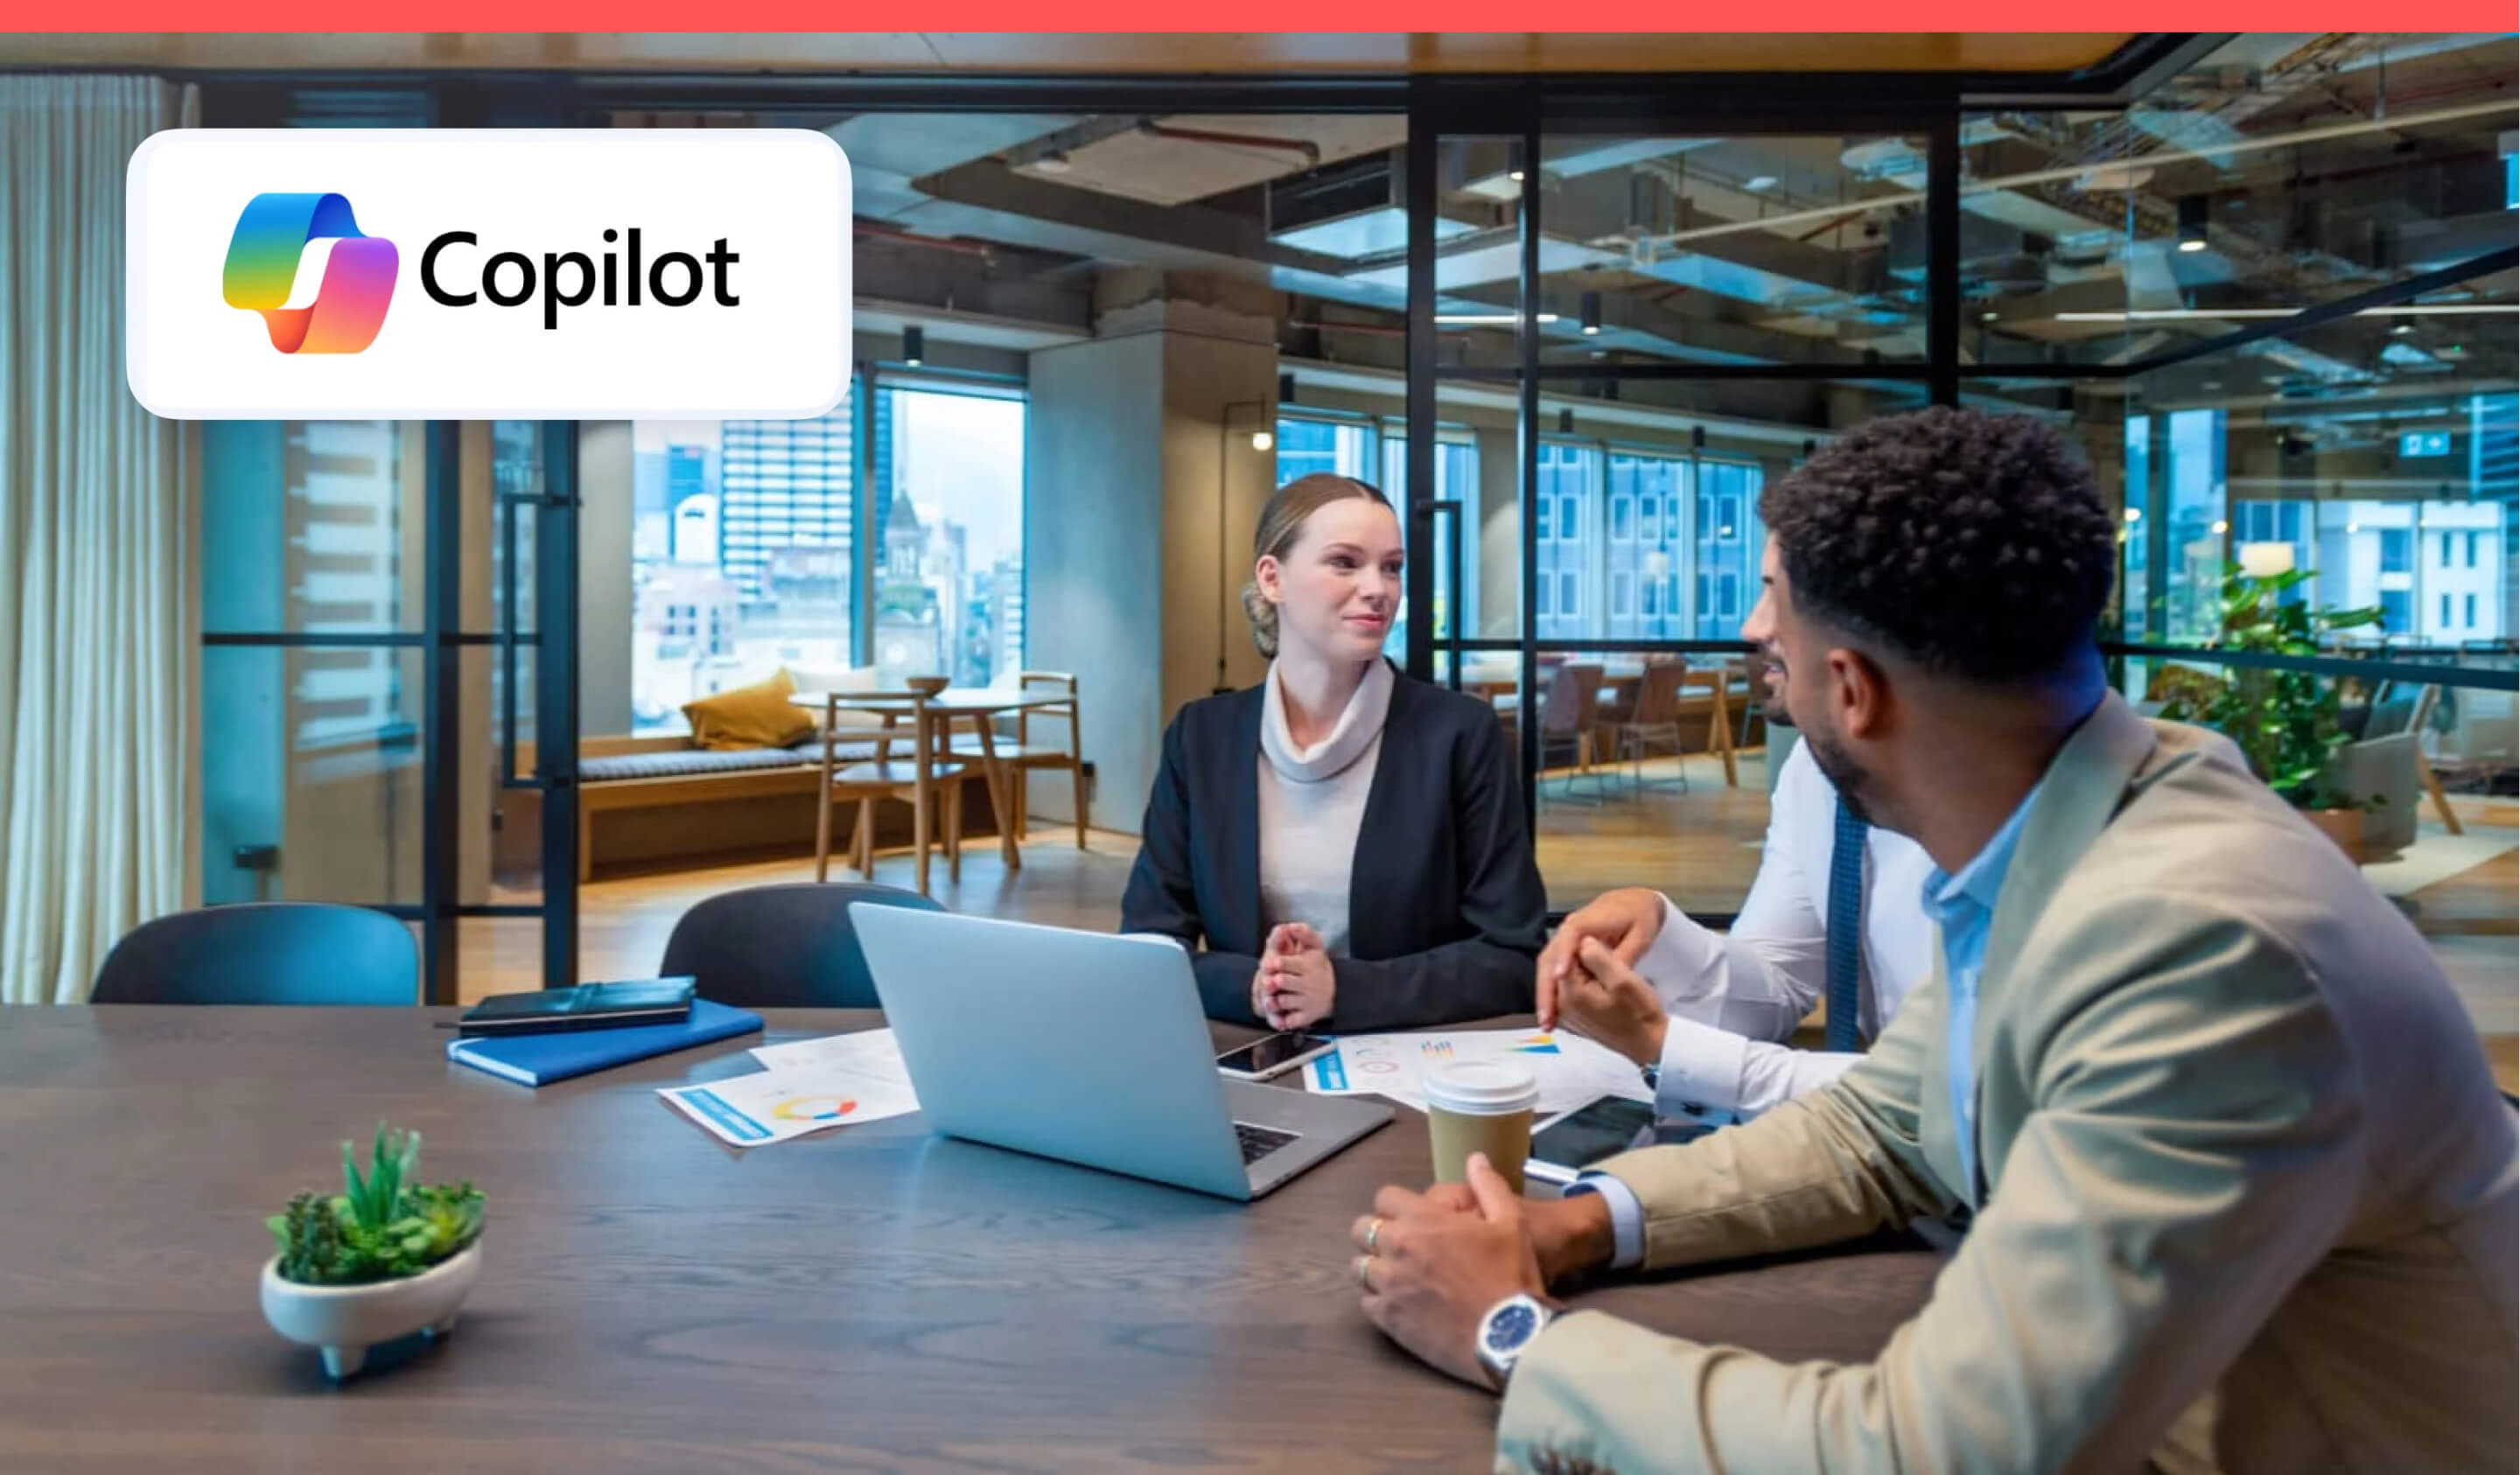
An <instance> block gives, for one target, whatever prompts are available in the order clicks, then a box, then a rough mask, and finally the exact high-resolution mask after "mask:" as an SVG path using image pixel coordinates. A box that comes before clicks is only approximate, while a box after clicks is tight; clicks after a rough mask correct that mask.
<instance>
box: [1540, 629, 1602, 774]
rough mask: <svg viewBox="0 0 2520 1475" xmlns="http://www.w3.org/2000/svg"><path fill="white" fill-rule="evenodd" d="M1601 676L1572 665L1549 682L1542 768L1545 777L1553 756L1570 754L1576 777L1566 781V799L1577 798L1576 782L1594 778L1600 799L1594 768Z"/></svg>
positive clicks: (1543, 708) (1594, 668) (1584, 665)
mask: <svg viewBox="0 0 2520 1475" xmlns="http://www.w3.org/2000/svg"><path fill="white" fill-rule="evenodd" d="M1601 675H1602V671H1601V668H1600V667H1599V666H1598V665H1595V664H1593V663H1591V662H1575V661H1569V662H1568V663H1566V664H1565V665H1562V666H1559V667H1558V668H1557V671H1556V674H1554V675H1553V676H1552V677H1551V678H1550V679H1549V694H1548V696H1547V697H1545V698H1543V700H1542V701H1541V704H1540V767H1541V769H1542V771H1543V772H1544V773H1546V772H1547V770H1548V768H1549V764H1550V755H1551V754H1552V753H1554V752H1562V751H1571V752H1572V754H1573V756H1574V759H1575V773H1574V774H1573V775H1571V776H1569V777H1568V779H1567V781H1566V797H1567V798H1569V799H1572V798H1574V797H1575V780H1576V779H1579V778H1583V777H1586V776H1588V775H1589V776H1591V777H1592V778H1593V782H1594V785H1595V789H1596V793H1597V796H1598V792H1599V786H1600V783H1601V780H1600V777H1599V776H1598V774H1596V773H1595V771H1594V768H1593V764H1594V760H1595V758H1596V757H1597V756H1598V754H1597V753H1596V751H1595V730H1596V728H1597V727H1598V724H1599V719H1600V709H1601Z"/></svg>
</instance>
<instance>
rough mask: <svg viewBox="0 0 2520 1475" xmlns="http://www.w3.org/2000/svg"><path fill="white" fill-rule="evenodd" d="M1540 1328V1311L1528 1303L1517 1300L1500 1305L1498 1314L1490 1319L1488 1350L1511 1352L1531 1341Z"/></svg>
mask: <svg viewBox="0 0 2520 1475" xmlns="http://www.w3.org/2000/svg"><path fill="white" fill-rule="evenodd" d="M1539 1329H1540V1313H1539V1311H1537V1310H1536V1309H1534V1308H1533V1307H1531V1306H1530V1305H1528V1304H1527V1303H1523V1302H1515V1303H1514V1304H1512V1305H1510V1306H1504V1307H1500V1308H1498V1310H1497V1313H1496V1315H1495V1316H1493V1317H1490V1318H1489V1319H1488V1334H1487V1342H1488V1350H1489V1351H1491V1352H1511V1351H1513V1350H1514V1349H1515V1348H1517V1347H1520V1346H1521V1345H1522V1344H1523V1343H1525V1342H1528V1341H1530V1340H1531V1334H1532V1333H1533V1332H1535V1331H1538V1330H1539Z"/></svg>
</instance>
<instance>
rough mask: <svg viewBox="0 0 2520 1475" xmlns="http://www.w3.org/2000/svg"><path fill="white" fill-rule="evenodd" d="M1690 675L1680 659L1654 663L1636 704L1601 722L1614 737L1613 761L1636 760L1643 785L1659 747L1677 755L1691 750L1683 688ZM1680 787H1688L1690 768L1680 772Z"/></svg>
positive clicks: (1637, 778)
mask: <svg viewBox="0 0 2520 1475" xmlns="http://www.w3.org/2000/svg"><path fill="white" fill-rule="evenodd" d="M1687 679H1688V666H1687V665H1685V664H1683V663H1682V662H1680V661H1676V660H1667V661H1654V662H1651V663H1650V664H1648V665H1647V666H1646V667H1645V674H1644V680H1643V681H1642V682H1641V683H1639V684H1638V688H1637V696H1636V704H1635V706H1634V707H1632V708H1631V709H1630V710H1629V711H1627V712H1625V713H1623V714H1620V715H1617V716H1613V717H1609V718H1606V719H1605V720H1604V721H1603V722H1602V724H1601V728H1602V731H1603V732H1605V733H1607V734H1608V735H1609V738H1610V762H1611V763H1613V764H1616V763H1618V762H1620V761H1621V760H1623V759H1625V760H1629V761H1632V762H1633V763H1634V764H1635V768H1634V770H1633V772H1634V776H1635V782H1636V785H1637V787H1639V788H1643V787H1644V786H1645V759H1646V758H1648V757H1651V756H1653V750H1654V749H1655V748H1656V747H1660V748H1661V749H1662V751H1663V752H1665V753H1667V754H1669V755H1670V756H1671V757H1674V758H1678V757H1680V756H1681V755H1682V754H1683V753H1685V752H1686V751H1687V750H1688V744H1687V743H1686V742H1684V741H1683V740H1682V738H1681V727H1680V688H1681V684H1682V683H1683V682H1684V681H1686V680H1687ZM1680 787H1682V788H1684V789H1685V788H1687V787H1688V770H1687V769H1686V768H1683V769H1682V770H1681V773H1680Z"/></svg>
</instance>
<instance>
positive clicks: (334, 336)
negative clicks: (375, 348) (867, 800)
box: [220, 195, 398, 353]
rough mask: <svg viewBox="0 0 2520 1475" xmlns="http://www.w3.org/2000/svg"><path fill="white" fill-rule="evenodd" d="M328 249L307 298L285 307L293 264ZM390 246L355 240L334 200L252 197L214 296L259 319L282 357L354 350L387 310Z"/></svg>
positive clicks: (350, 222)
mask: <svg viewBox="0 0 2520 1475" xmlns="http://www.w3.org/2000/svg"><path fill="white" fill-rule="evenodd" d="M325 246H330V247H331V251H330V253H329V254H328V255H326V256H325V259H324V268H323V278H322V285H321V286H319V287H318V288H317V289H316V291H315V300H314V301H312V302H310V303H308V304H306V305H304V306H301V307H293V306H291V305H289V304H290V297H291V295H292V293H293V289H294V288H295V287H296V285H297V277H298V273H299V269H300V267H301V265H302V264H303V263H304V262H305V260H306V258H307V256H308V255H309V253H311V252H316V251H320V250H322V249H323V248H324V247H325ZM397 264H398V258H397V257H396V254H395V252H394V244H393V243H392V242H390V241H387V240H384V239H383V238H382V237H379V236H363V235H361V234H360V233H359V222H358V219H357V217H356V216H354V215H353V214H352V213H351V212H350V201H347V200H345V199H343V198H342V197H340V196H338V195H256V196H255V197H253V199H252V200H250V201H247V202H246V207H245V213H243V214H241V215H239V216H238V217H237V223H236V230H235V231H234V232H233V233H231V234H230V235H229V237H228V260H227V270H226V271H225V272H223V273H222V274H221V276H220V291H221V295H222V296H223V297H224V298H225V300H226V302H227V304H228V305H229V306H230V307H242V308H245V309H248V311H252V312H258V313H260V314H262V321H263V323H264V325H265V326H266V327H268V328H269V329H270V330H271V346H272V347H274V348H277V349H279V350H280V351H281V352H283V353H356V352H358V351H359V350H360V349H362V348H365V347H367V346H368V345H369V344H370V343H373V342H375V341H376V340H377V330H378V329H380V328H382V327H383V326H384V324H385V309H386V308H388V307H391V306H392V305H393V291H394V267H395V266H396V265H397Z"/></svg>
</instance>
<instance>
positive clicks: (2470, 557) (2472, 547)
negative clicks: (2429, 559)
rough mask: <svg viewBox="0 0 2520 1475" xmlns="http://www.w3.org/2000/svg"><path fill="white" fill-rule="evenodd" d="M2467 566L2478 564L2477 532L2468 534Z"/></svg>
mask: <svg viewBox="0 0 2520 1475" xmlns="http://www.w3.org/2000/svg"><path fill="white" fill-rule="evenodd" d="M2445 561H2447V560H2445ZM2467 566H2468V567H2470V568H2474V567H2475V566H2476V534H2474V533H2469V534H2468V535H2467Z"/></svg>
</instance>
